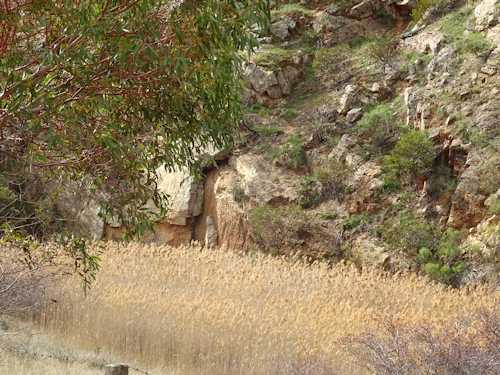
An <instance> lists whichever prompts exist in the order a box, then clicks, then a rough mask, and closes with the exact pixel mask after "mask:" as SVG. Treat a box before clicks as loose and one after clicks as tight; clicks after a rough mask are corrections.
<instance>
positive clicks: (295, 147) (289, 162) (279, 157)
mask: <svg viewBox="0 0 500 375" xmlns="http://www.w3.org/2000/svg"><path fill="white" fill-rule="evenodd" d="M270 157H271V159H272V160H274V161H275V162H276V163H278V164H279V165H283V166H285V167H287V168H290V169H293V170H300V169H303V168H304V167H306V166H307V154H306V150H305V149H304V145H303V143H302V139H301V138H300V137H299V136H296V135H293V136H291V137H289V138H288V139H287V141H286V142H285V144H283V145H282V146H280V147H279V148H277V149H274V150H272V151H271V155H270Z"/></svg>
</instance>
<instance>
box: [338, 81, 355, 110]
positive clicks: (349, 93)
mask: <svg viewBox="0 0 500 375" xmlns="http://www.w3.org/2000/svg"><path fill="white" fill-rule="evenodd" d="M357 93H358V88H357V87H356V86H355V85H347V86H346V87H345V89H344V94H343V95H342V97H341V98H340V103H339V108H338V112H339V113H341V114H346V113H347V112H348V111H349V110H350V109H351V108H352V107H353V105H354V104H355V103H356V96H357Z"/></svg>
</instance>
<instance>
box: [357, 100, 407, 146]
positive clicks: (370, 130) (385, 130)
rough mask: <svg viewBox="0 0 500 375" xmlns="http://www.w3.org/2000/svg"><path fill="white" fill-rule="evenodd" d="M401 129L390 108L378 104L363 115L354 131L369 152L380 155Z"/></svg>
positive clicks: (386, 105)
mask: <svg viewBox="0 0 500 375" xmlns="http://www.w3.org/2000/svg"><path fill="white" fill-rule="evenodd" d="M401 128H402V126H401V124H400V122H399V120H398V119H397V117H396V115H395V114H394V111H393V109H392V108H391V106H390V105H389V104H379V105H377V106H376V107H373V108H372V109H371V110H369V111H368V112H366V113H365V114H364V115H363V117H362V118H361V120H360V121H359V122H358V124H357V127H356V131H357V133H358V134H359V136H360V137H361V138H362V139H363V140H364V141H365V142H366V143H365V145H366V146H365V148H366V149H367V150H368V151H369V152H372V153H380V152H382V151H383V150H384V149H386V148H387V147H388V146H389V145H390V144H392V143H393V142H394V141H395V139H396V137H397V136H398V135H399V132H400V131H401Z"/></svg>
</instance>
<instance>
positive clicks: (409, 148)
mask: <svg viewBox="0 0 500 375" xmlns="http://www.w3.org/2000/svg"><path fill="white" fill-rule="evenodd" d="M435 157H436V151H435V149H434V144H433V143H432V141H431V140H430V139H429V137H428V136H427V134H425V133H424V132H421V131H418V130H412V131H410V132H408V133H406V134H405V135H403V136H402V137H401V139H400V140H399V142H398V143H397V144H396V146H395V147H394V150H393V151H392V152H391V153H390V154H389V155H387V156H386V157H385V158H384V165H383V167H384V172H385V173H386V174H387V175H388V176H390V177H392V178H394V179H399V178H403V179H405V180H407V181H408V180H411V179H414V178H415V177H417V176H422V175H425V174H427V173H428V172H429V171H430V170H431V168H432V164H433V162H434V159H435Z"/></svg>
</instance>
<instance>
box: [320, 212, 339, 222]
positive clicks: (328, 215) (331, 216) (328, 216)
mask: <svg viewBox="0 0 500 375" xmlns="http://www.w3.org/2000/svg"><path fill="white" fill-rule="evenodd" d="M320 217H321V219H322V220H328V221H333V220H336V219H337V217H338V215H337V214H336V213H335V212H322V213H321V214H320Z"/></svg>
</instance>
